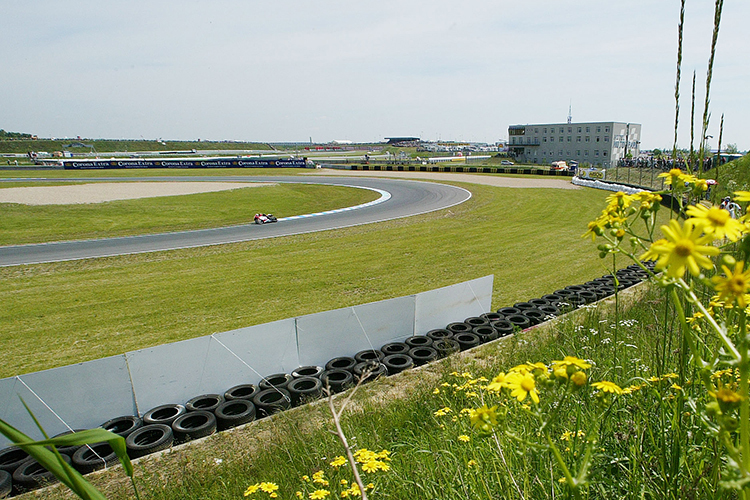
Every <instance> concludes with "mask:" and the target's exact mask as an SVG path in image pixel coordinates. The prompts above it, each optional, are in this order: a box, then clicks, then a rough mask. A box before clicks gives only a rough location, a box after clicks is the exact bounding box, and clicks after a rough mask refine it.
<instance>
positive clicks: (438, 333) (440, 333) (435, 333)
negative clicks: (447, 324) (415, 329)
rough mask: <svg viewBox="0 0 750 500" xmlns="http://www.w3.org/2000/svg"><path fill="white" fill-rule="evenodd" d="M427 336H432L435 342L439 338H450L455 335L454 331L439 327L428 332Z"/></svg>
mask: <svg viewBox="0 0 750 500" xmlns="http://www.w3.org/2000/svg"><path fill="white" fill-rule="evenodd" d="M427 337H430V338H431V339H432V341H433V342H435V341H437V340H443V339H449V338H451V337H453V332H450V331H448V330H446V329H445V328H437V329H435V330H430V331H429V332H427Z"/></svg>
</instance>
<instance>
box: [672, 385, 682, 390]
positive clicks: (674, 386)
mask: <svg viewBox="0 0 750 500" xmlns="http://www.w3.org/2000/svg"><path fill="white" fill-rule="evenodd" d="M671 388H672V389H674V390H675V391H681V390H682V387H680V386H679V385H677V384H672V385H671Z"/></svg>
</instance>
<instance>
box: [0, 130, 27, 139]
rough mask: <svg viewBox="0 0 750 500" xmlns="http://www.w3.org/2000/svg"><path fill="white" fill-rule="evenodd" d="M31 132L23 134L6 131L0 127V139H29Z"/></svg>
mask: <svg viewBox="0 0 750 500" xmlns="http://www.w3.org/2000/svg"><path fill="white" fill-rule="evenodd" d="M31 137H32V136H31V134H24V133H22V132H6V131H5V130H3V129H0V140H3V139H31Z"/></svg>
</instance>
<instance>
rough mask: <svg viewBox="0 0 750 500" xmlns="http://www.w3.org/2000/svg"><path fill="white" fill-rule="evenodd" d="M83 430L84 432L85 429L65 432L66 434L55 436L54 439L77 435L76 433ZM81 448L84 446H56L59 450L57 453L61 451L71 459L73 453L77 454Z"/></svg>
mask: <svg viewBox="0 0 750 500" xmlns="http://www.w3.org/2000/svg"><path fill="white" fill-rule="evenodd" d="M82 430H84V429H74V430H72V431H65V432H61V433H60V434H55V435H54V436H52V437H53V438H56V437H60V436H67V435H68V434H75V433H76V432H80V431H82ZM81 446H83V445H80V444H74V445H70V446H56V448H57V451H59V452H60V453H62V454H63V455H68V456H69V457H71V456H73V453H75V452H76V451H78V448H80V447H81Z"/></svg>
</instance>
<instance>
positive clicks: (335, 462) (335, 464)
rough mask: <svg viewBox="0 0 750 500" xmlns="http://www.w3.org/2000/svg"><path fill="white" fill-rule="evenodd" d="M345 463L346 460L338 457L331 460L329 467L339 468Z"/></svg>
mask: <svg viewBox="0 0 750 500" xmlns="http://www.w3.org/2000/svg"><path fill="white" fill-rule="evenodd" d="M345 463H346V458H344V457H342V456H338V457H336V458H334V459H333V462H331V466H332V467H341V466H342V465H344V464H345Z"/></svg>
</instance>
